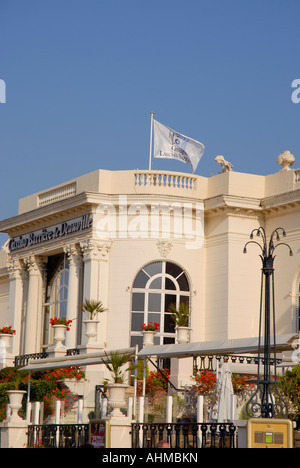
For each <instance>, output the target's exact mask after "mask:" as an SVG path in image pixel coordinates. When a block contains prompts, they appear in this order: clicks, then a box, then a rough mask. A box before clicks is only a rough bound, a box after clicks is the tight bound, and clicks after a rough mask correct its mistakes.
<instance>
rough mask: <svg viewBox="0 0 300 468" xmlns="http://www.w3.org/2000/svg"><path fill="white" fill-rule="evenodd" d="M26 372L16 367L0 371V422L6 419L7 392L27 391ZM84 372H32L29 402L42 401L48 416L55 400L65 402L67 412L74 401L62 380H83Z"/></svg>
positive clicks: (60, 370)
mask: <svg viewBox="0 0 300 468" xmlns="http://www.w3.org/2000/svg"><path fill="white" fill-rule="evenodd" d="M28 374H29V373H28V371H23V370H22V369H20V368H16V367H5V368H4V369H2V370H1V371H0V421H3V420H4V419H5V417H6V407H7V404H8V402H9V398H8V394H7V390H14V389H17V388H19V389H20V390H25V391H27V389H28V378H29V377H28ZM84 378H85V376H84V372H83V371H81V370H80V369H52V370H51V369H50V370H46V371H41V372H32V373H31V378H30V400H31V401H42V402H43V403H44V415H45V417H47V416H49V415H50V414H52V413H53V411H54V404H55V400H56V399H60V400H64V401H65V402H66V404H65V408H66V409H67V410H68V409H70V408H71V407H72V404H73V403H74V401H75V400H76V395H73V394H72V393H71V392H70V390H69V389H68V387H67V386H66V384H65V383H64V379H76V380H77V381H79V380H82V379H84ZM25 405H26V398H23V406H24V407H23V412H24V411H25Z"/></svg>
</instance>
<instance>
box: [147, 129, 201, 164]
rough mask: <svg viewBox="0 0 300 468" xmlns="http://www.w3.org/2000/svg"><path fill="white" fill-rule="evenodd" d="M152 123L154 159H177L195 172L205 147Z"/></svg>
mask: <svg viewBox="0 0 300 468" xmlns="http://www.w3.org/2000/svg"><path fill="white" fill-rule="evenodd" d="M153 122H154V155H153V156H154V158H167V159H177V160H178V161H182V162H184V163H186V164H189V165H190V166H191V167H192V169H193V172H195V170H196V168H197V165H198V162H199V161H200V159H201V157H202V155H203V153H204V150H205V147H204V145H203V144H202V143H200V142H199V141H196V140H193V139H192V138H188V137H186V136H184V135H181V134H180V133H178V132H175V131H174V130H172V129H171V128H169V127H166V126H165V125H162V124H161V123H159V122H157V121H156V120H154V121H153Z"/></svg>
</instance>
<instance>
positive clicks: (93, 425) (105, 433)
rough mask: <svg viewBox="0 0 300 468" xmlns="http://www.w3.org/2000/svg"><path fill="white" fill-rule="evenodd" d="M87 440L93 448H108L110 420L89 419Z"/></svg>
mask: <svg viewBox="0 0 300 468" xmlns="http://www.w3.org/2000/svg"><path fill="white" fill-rule="evenodd" d="M89 440H90V444H91V445H92V446H93V447H95V448H110V421H109V420H108V419H99V420H91V421H90V422H89Z"/></svg>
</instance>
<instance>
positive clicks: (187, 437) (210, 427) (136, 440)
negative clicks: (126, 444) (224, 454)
mask: <svg viewBox="0 0 300 468" xmlns="http://www.w3.org/2000/svg"><path fill="white" fill-rule="evenodd" d="M235 435H236V427H235V426H234V425H233V424H232V423H170V424H168V423H149V424H148V423H143V424H141V423H136V424H132V431H131V437H132V448H147V449H148V448H155V447H156V446H157V444H158V442H159V441H160V440H164V441H166V442H168V444H169V446H170V448H176V449H181V448H185V449H187V448H189V449H192V448H193V449H196V448H235Z"/></svg>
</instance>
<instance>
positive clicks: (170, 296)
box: [165, 294, 176, 312]
mask: <svg viewBox="0 0 300 468" xmlns="http://www.w3.org/2000/svg"><path fill="white" fill-rule="evenodd" d="M172 303H173V304H175V305H176V296H174V295H173V294H166V295H165V312H168V311H169V306H170V305H171V304H172Z"/></svg>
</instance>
